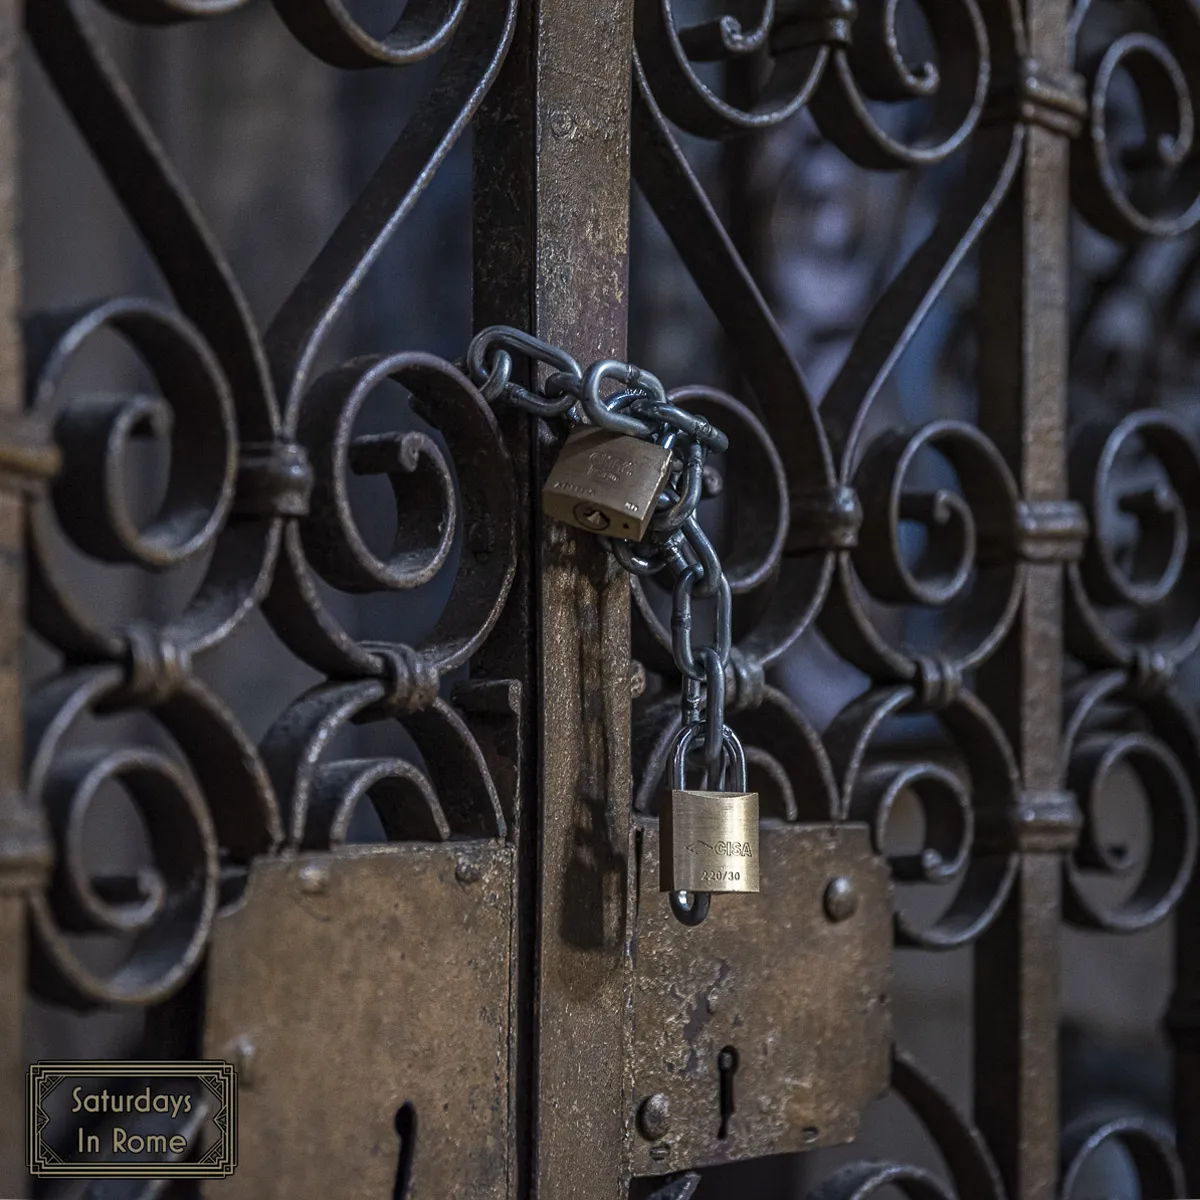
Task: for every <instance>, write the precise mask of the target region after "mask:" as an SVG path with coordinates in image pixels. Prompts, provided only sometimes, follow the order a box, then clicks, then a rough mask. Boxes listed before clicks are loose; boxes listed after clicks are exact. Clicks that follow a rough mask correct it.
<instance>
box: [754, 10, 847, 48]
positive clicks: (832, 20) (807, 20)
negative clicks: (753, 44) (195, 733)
mask: <svg viewBox="0 0 1200 1200" xmlns="http://www.w3.org/2000/svg"><path fill="white" fill-rule="evenodd" d="M857 16H858V5H857V4H856V3H855V2H854V0H801V2H800V3H799V4H797V5H796V6H795V7H794V8H792V9H791V10H790V11H789V12H788V13H787V14H786V15H785V14H783V13H780V14H779V16H778V18H777V19H776V24H775V27H774V29H772V30H771V36H770V49H771V53H772V54H774V55H780V54H786V53H787V52H788V51H789V50H802V49H804V47H806V46H849V45H850V43H851V42H852V40H853V33H854V20H855V18H856V17H857Z"/></svg>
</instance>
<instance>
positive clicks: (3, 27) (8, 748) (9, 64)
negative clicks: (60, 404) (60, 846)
mask: <svg viewBox="0 0 1200 1200" xmlns="http://www.w3.org/2000/svg"><path fill="white" fill-rule="evenodd" d="M20 36H21V6H20V4H19V3H17V0H4V2H3V3H0V1114H3V1116H4V1120H3V1121H2V1122H0V1195H4V1196H24V1195H26V1185H27V1183H28V1178H27V1175H26V1172H25V1165H24V1162H25V1144H24V1138H23V1132H24V1125H25V1122H24V1119H23V1117H22V1115H21V1114H23V1113H24V1111H25V1100H24V1094H23V1093H24V1089H23V1079H24V1071H25V1062H26V1058H25V1048H24V1045H23V1020H22V997H23V994H24V980H25V913H24V901H23V893H24V892H26V891H27V890H28V889H29V888H31V887H33V886H37V885H39V884H40V882H41V875H42V874H43V872H44V870H45V867H46V865H47V861H48V855H49V847H48V843H47V841H46V838H45V834H44V830H43V828H42V825H41V819H40V815H39V814H37V813H35V812H33V811H32V810H30V809H28V808H27V807H26V806H25V805H24V803H23V801H22V797H21V771H20V764H21V674H20V659H21V614H22V611H23V602H24V571H23V569H22V550H21V546H22V504H21V490H20V488H21V484H22V482H23V480H24V479H27V478H29V477H30V476H36V475H37V474H38V473H40V472H39V467H40V466H41V465H42V464H40V463H39V456H45V455H46V454H48V452H47V451H45V450H43V449H41V448H40V447H39V446H38V445H37V442H36V440H35V439H33V438H32V436H31V431H30V430H28V429H27V428H26V427H25V426H24V424H23V422H22V419H21V413H22V411H23V409H24V400H23V383H22V373H23V372H22V356H21V342H20V333H19V329H18V327H17V321H16V314H17V306H18V304H19V282H18V273H19V268H20V255H19V253H18V249H17V242H16V204H17V184H16V181H17V158H18V148H19V144H18V131H17V49H18V47H19V46H20Z"/></svg>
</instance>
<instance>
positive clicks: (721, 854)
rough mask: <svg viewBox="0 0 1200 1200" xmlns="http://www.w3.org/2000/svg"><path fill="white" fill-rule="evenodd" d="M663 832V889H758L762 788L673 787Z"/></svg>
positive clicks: (709, 890)
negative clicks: (698, 789)
mask: <svg viewBox="0 0 1200 1200" xmlns="http://www.w3.org/2000/svg"><path fill="white" fill-rule="evenodd" d="M660 835H661V844H662V865H661V868H660V872H659V883H658V886H659V890H660V891H664V892H678V891H688V892H757V891H758V880H759V869H758V860H759V845H758V793H757V792H702V791H673V792H672V793H671V802H670V804H668V805H667V807H666V808H665V810H664V811H663V816H662V822H661V825H660Z"/></svg>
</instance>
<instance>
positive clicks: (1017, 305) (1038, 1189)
mask: <svg viewBox="0 0 1200 1200" xmlns="http://www.w3.org/2000/svg"><path fill="white" fill-rule="evenodd" d="M1067 17H1068V6H1067V4H1066V3H1064V0H1029V3H1027V5H1026V6H1025V26H1026V32H1027V37H1028V43H1027V54H1028V55H1029V57H1028V58H1026V59H1024V60H1023V61H1022V62H1021V63H1020V66H1019V70H1020V71H1021V72H1022V73H1023V78H1022V79H1018V80H1016V81H1014V87H1015V88H1016V89H1018V91H1019V90H1020V89H1022V88H1023V87H1025V86H1026V80H1031V79H1039V78H1040V79H1046V78H1052V79H1059V78H1061V77H1063V75H1064V73H1065V72H1066V70H1067V69H1068V65H1069V64H1068V39H1067ZM1020 115H1021V119H1023V120H1024V121H1025V122H1026V129H1025V139H1026V141H1025V156H1024V165H1023V168H1022V172H1021V175H1020V178H1019V179H1018V181H1017V185H1016V186H1015V187H1014V189H1013V190H1012V191H1011V192H1010V193H1009V196H1008V198H1007V200H1006V201H1005V203H1004V206H1003V208H1002V210H1001V212H1000V213H999V215H998V219H997V221H996V222H995V223H994V225H993V226H992V227H991V228H990V229H989V231H988V232H987V234H986V235H985V238H984V240H983V243H982V257H981V267H980V323H979V338H980V372H979V374H980V425H981V427H982V428H983V429H984V431H985V432H987V433H988V434H989V435H990V436H991V437H992V438H993V439H994V440H995V441H996V444H997V445H998V446H999V447H1000V449H1001V451H1002V452H1003V453H1004V454H1005V456H1006V457H1007V459H1008V461H1009V463H1010V464H1011V466H1012V468H1013V470H1014V472H1015V474H1016V477H1017V480H1018V484H1019V487H1020V490H1021V495H1022V498H1023V501H1024V504H1023V513H1022V518H1021V524H1022V527H1023V529H1024V531H1025V533H1024V536H1025V537H1027V538H1028V539H1029V541H1030V542H1031V543H1032V544H1033V545H1034V546H1035V547H1036V546H1037V545H1038V543H1039V534H1040V533H1042V532H1043V531H1045V532H1046V533H1047V534H1048V537H1047V539H1046V542H1047V543H1050V542H1053V533H1052V530H1053V529H1054V528H1055V527H1056V521H1058V520H1060V519H1061V517H1062V515H1063V506H1062V501H1063V499H1064V497H1065V496H1066V464H1065V441H1066V378H1067V275H1068V240H1067V238H1068V211H1069V209H1068V170H1067V166H1068V164H1067V147H1068V143H1067V138H1066V136H1065V135H1064V133H1063V132H1062V131H1061V129H1057V130H1055V129H1051V128H1048V127H1043V126H1042V125H1040V124H1038V123H1037V121H1038V118H1037V116H1036V115H1030V111H1029V108H1028V107H1026V108H1024V110H1023V111H1021V113H1020ZM1017 541H1018V548H1017V552H1018V553H1020V554H1022V556H1023V557H1024V558H1025V559H1026V563H1025V570H1026V578H1025V587H1024V597H1023V603H1022V608H1021V611H1020V613H1019V615H1018V617H1017V621H1016V624H1015V625H1014V627H1013V630H1012V632H1011V634H1010V635H1009V637H1008V639H1007V642H1006V644H1005V645H1004V646H1003V647H1002V648H1001V650H1000V652H999V653H998V654H997V655H996V656H995V657H994V658H993V659H992V661H991V662H990V663H988V664H987V666H986V667H985V668H984V669H983V671H982V672H981V680H980V688H981V691H982V693H983V695H984V697H985V699H986V700H987V701H988V702H989V703H990V704H991V705H992V707H993V709H994V710H995V711H996V713H997V714H998V715H999V717H1000V719H1001V721H1002V723H1003V725H1004V727H1005V730H1006V732H1007V734H1008V736H1009V738H1010V739H1011V740H1012V744H1013V748H1014V750H1015V752H1016V754H1017V761H1018V764H1019V766H1020V772H1021V784H1022V794H1021V797H1020V803H1019V805H1018V807H1017V811H1016V812H1014V813H1011V814H1008V815H1007V817H1006V818H1005V819H1004V821H1003V826H1004V832H1003V834H1002V837H1003V839H1004V841H1005V842H1006V843H1007V844H1006V845H1005V846H1004V849H1010V850H1015V851H1016V852H1017V853H1018V854H1019V873H1018V877H1017V883H1016V887H1015V888H1014V891H1013V893H1012V895H1011V896H1010V898H1009V901H1008V903H1007V906H1006V909H1005V911H1004V912H1003V913H1002V915H1001V917H1000V918H999V920H998V921H997V922H996V924H995V925H994V926H993V928H992V929H990V930H989V931H988V932H987V933H986V934H985V935H984V936H983V937H982V939H981V940H980V941H979V943H978V944H977V945H976V948H975V999H974V1020H975V1034H974V1045H975V1079H974V1091H975V1113H976V1119H977V1122H978V1124H979V1126H980V1128H981V1130H982V1131H983V1133H984V1134H985V1136H986V1137H987V1139H988V1141H989V1143H990V1145H991V1148H992V1150H993V1152H994V1154H995V1156H996V1159H997V1163H998V1165H999V1167H1000V1171H1001V1174H1002V1175H1003V1177H1004V1181H1005V1184H1006V1186H1007V1190H1008V1194H1009V1196H1010V1197H1011V1198H1012V1200H1051V1198H1052V1197H1053V1196H1054V1195H1055V1193H1056V1190H1057V1184H1058V1144H1059V1087H1058V1025H1059V1007H1060V943H1059V925H1060V920H1061V895H1060V891H1061V883H1060V872H1061V867H1060V853H1061V851H1062V850H1063V849H1064V848H1065V847H1066V846H1069V845H1070V844H1071V840H1072V839H1073V837H1074V833H1075V827H1076V822H1077V816H1076V814H1077V810H1076V808H1075V806H1074V804H1073V803H1072V802H1071V800H1070V798H1069V797H1066V796H1064V795H1063V793H1062V792H1061V790H1060V789H1061V786H1062V785H1061V780H1060V773H1061V767H1060V743H1061V738H1060V727H1061V720H1062V696H1061V693H1062V664H1063V628H1062V565H1061V562H1058V561H1054V558H1055V557H1056V554H1055V553H1053V552H1051V553H1048V554H1046V555H1044V556H1043V554H1042V553H1040V552H1039V551H1038V550H1036V549H1035V550H1033V551H1030V550H1029V549H1028V547H1027V545H1026V544H1025V543H1023V542H1022V535H1020V534H1019V535H1018V537H1017ZM1044 559H1049V560H1050V561H1045V560H1044Z"/></svg>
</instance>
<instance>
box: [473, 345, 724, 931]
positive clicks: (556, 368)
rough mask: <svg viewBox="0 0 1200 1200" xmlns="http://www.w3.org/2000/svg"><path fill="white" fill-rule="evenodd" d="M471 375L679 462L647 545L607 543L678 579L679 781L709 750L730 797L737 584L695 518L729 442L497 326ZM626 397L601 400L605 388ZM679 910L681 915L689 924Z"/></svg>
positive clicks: (506, 397) (649, 397)
mask: <svg viewBox="0 0 1200 1200" xmlns="http://www.w3.org/2000/svg"><path fill="white" fill-rule="evenodd" d="M514 355H521V356H523V357H524V358H526V359H527V360H528V362H529V363H530V365H531V367H532V368H533V370H534V374H535V375H536V373H537V368H538V367H539V366H542V367H549V368H551V370H550V372H549V373H548V374H547V375H546V378H545V380H544V381H543V382H542V383H541V384H540V385H538V384H536V383H535V385H534V388H535V390H530V389H529V388H525V387H522V386H520V385H519V384H516V383H514V382H513V381H512V373H513V367H514V357H513V356H514ZM465 365H466V370H467V372H468V374H469V375H470V377H471V379H472V380H473V381H474V383H475V384H476V386H477V387H478V388H479V390H480V392H481V393H482V394H483V397H484V399H486V400H487V401H488V403H489V404H495V403H498V402H500V401H503V402H504V403H506V404H510V405H512V406H513V407H515V408H519V409H523V410H524V411H525V412H529V413H533V414H534V415H536V416H539V417H563V416H565V417H566V418H567V419H568V420H570V421H571V422H572V423H573V424H588V425H592V426H596V427H599V428H601V429H607V430H609V431H611V432H613V433H616V434H623V435H625V436H628V437H634V438H639V439H641V440H642V441H647V442H654V443H656V444H657V445H659V446H662V447H663V448H664V449H666V450H669V451H670V453H671V470H670V473H669V474H668V476H667V483H666V486H665V487H664V488H663V491H662V494H661V495H660V496H659V498H658V504H657V507H656V510H655V514H654V517H653V518H652V520H651V522H650V529H649V532H648V533H647V535H646V538H645V540H644V541H641V542H629V541H625V540H622V539H617V538H601V541H603V542H604V543H605V544H606V545H607V546H608V548H609V550H610V551H611V552H612V555H613V557H614V558H615V559H616V560H617V562H618V563H620V565H621V566H622V567H624V568H625V570H626V571H628V572H629V573H630V574H632V575H656V574H658V573H659V572H661V571H664V570H665V571H666V572H667V574H668V575H670V576H672V577H673V578H674V581H675V582H674V589H673V594H672V604H673V610H672V617H671V635H672V637H671V642H672V652H673V654H674V658H675V664H676V666H677V667H678V668H679V673H680V675H681V676H682V688H681V697H680V703H681V709H682V713H681V727H680V732H679V736H678V738H677V739H676V742H675V750H674V766H673V768H672V769H673V772H674V776H675V778H677V779H682V778H683V777H684V775H685V772H686V767H687V764H688V757H689V752H690V751H691V749H692V748H693V747H694V748H696V749H698V750H702V751H703V779H704V787H705V788H708V789H711V790H714V791H722V790H724V787H725V781H726V777H727V774H728V770H727V767H728V766H729V765H730V764H732V765H733V768H734V774H735V775H737V774H738V771H739V764H741V766H740V772H741V774H742V775H743V776H744V774H745V766H744V763H745V755H744V752H743V751H742V747H741V743H740V742H739V741H738V738H737V735H736V734H735V733H734V732H733V730H731V729H730V728H729V726H728V725H726V724H725V668H726V667H727V666H728V665H729V656H730V652H731V649H732V642H733V623H732V622H733V602H732V596H731V594H730V589H729V581H728V580H727V579H726V578H725V573H724V571H723V570H722V569H721V561H720V558H719V557H718V555H717V552H716V549H715V548H714V546H713V544H712V542H711V541H709V539H708V536H707V535H706V534H705V533H704V531H703V530H702V529H701V528H700V522H699V521H698V520H697V518H696V510H697V508H698V507H699V504H700V501H701V499H702V498H703V496H704V490H705V461H706V459H707V457H708V455H709V453H717V454H720V453H723V452H724V451H725V450H727V449H728V447H729V439H728V438H727V437H726V436H725V435H724V434H723V433H722V432H721V431H720V430H719V429H717V428H716V427H715V426H713V425H712V424H710V423H709V422H708V421H707V420H705V418H704V417H702V416H699V415H698V414H696V413H690V412H687V411H686V410H684V409H682V408H679V407H678V406H677V405H675V404H672V403H671V401H670V399H669V398H668V396H667V393H666V389H665V388H664V387H663V385H662V383H661V382H660V381H659V379H658V378H657V377H656V376H654V375H652V374H651V373H650V372H649V371H646V370H643V369H642V368H641V367H637V366H634V365H633V364H632V363H626V362H620V361H618V360H616V359H601V360H600V361H599V362H595V363H593V364H592V365H591V366H590V367H588V369H587V370H586V371H584V370H583V369H582V368H581V367H580V365H579V363H577V362H576V361H575V359H574V358H572V357H571V356H570V355H569V354H567V353H566V351H564V350H562V349H560V348H559V347H557V346H553V345H551V344H550V343H549V342H544V341H542V340H541V339H540V338H535V337H532V336H531V335H530V334H527V333H523V332H522V331H521V330H519V329H513V328H511V327H509V326H506V325H496V326H492V327H491V328H488V329H485V330H483V331H482V332H481V333H479V334H477V335H476V336H475V338H474V339H473V340H472V342H471V345H470V348H469V349H468V351H467V358H466V364H465ZM610 382H611V383H615V384H617V385H619V390H616V391H613V392H611V393H610V394H608V395H605V394H603V388H604V385H605V384H606V383H610ZM695 599H700V600H714V601H715V603H714V618H713V640H712V641H711V642H708V643H702V644H700V645H697V644H696V641H695V632H694V626H693V617H692V602H693V600H695ZM672 907H673V908H674V909H675V911H676V915H677V916H680V919H681V920H684V919H686V920H687V921H688V923H696V921H697V918H698V919H699V920H703V915H700V913H699V911H698V910H701V909H702V910H703V911H704V912H707V908H708V904H707V896H703V895H694V896H691V897H689V896H687V895H686V894H684V893H675V894H673V895H672ZM681 910H682V914H686V916H685V915H681Z"/></svg>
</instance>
